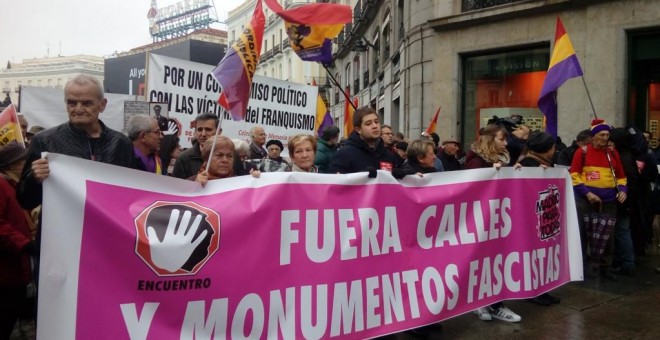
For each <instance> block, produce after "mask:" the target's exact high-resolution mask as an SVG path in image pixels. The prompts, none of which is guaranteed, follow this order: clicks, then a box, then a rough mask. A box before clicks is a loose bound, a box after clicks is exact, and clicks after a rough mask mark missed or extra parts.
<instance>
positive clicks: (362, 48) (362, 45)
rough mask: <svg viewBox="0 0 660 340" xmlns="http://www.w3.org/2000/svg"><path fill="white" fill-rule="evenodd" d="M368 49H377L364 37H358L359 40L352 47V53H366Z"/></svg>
mask: <svg viewBox="0 0 660 340" xmlns="http://www.w3.org/2000/svg"><path fill="white" fill-rule="evenodd" d="M368 47H371V48H373V49H376V48H377V47H376V45H374V44H372V43H370V42H369V40H367V39H365V38H364V37H360V39H358V40H357V41H356V42H355V44H354V45H353V51H355V52H366V51H367V48H368Z"/></svg>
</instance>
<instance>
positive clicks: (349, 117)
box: [344, 88, 358, 138]
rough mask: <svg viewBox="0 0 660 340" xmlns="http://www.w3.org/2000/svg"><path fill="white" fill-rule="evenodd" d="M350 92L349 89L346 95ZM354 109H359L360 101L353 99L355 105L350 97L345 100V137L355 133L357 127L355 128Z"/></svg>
mask: <svg viewBox="0 0 660 340" xmlns="http://www.w3.org/2000/svg"><path fill="white" fill-rule="evenodd" d="M348 92H349V89H348V88H346V93H348ZM354 107H358V99H357V97H355V99H353V105H351V101H350V99H349V98H348V97H346V98H345V100H344V137H347V138H348V136H349V135H350V134H351V133H352V132H353V130H354V129H355V127H354V126H353V113H354V112H355V109H354Z"/></svg>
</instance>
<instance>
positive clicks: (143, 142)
mask: <svg viewBox="0 0 660 340" xmlns="http://www.w3.org/2000/svg"><path fill="white" fill-rule="evenodd" d="M126 133H127V134H128V138H130V139H131V141H132V142H133V152H134V153H135V158H136V159H137V162H138V164H139V168H140V170H144V171H147V172H151V173H155V174H159V175H162V174H163V165H162V163H161V161H160V157H159V156H158V150H159V149H160V140H161V139H163V133H162V132H161V130H160V127H159V126H158V120H156V118H154V117H149V116H147V115H143V114H138V115H134V116H131V118H129V119H128V124H127V126H126Z"/></svg>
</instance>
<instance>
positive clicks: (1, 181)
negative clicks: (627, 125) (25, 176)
mask: <svg viewBox="0 0 660 340" xmlns="http://www.w3.org/2000/svg"><path fill="white" fill-rule="evenodd" d="M31 241H32V239H31V237H30V227H29V224H28V221H27V215H26V214H25V212H24V211H23V209H21V206H20V205H19V204H18V201H17V200H16V191H15V189H14V185H13V183H11V180H9V179H7V178H4V177H0V289H2V288H18V287H24V286H26V285H27V284H28V283H29V282H30V279H31V270H30V257H29V253H28V252H27V251H26V246H27V245H28V244H30V242H31Z"/></svg>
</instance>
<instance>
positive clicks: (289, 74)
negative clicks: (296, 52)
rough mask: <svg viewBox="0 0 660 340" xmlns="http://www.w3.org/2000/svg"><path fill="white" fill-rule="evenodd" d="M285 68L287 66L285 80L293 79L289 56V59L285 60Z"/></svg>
mask: <svg viewBox="0 0 660 340" xmlns="http://www.w3.org/2000/svg"><path fill="white" fill-rule="evenodd" d="M286 68H287V72H288V78H287V80H289V81H291V80H293V69H292V68H293V66H291V58H289V60H287V67H286Z"/></svg>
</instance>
